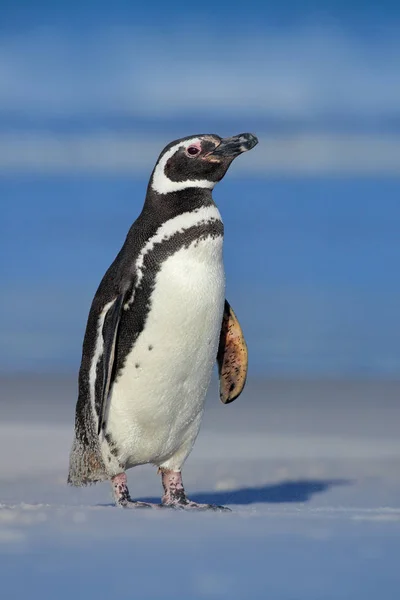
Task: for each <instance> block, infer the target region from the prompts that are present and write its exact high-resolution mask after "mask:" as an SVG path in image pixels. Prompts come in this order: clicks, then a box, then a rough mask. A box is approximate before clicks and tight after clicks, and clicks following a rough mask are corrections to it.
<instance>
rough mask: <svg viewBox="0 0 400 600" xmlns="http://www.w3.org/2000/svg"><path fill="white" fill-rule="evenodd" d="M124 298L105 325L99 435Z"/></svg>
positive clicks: (120, 296)
mask: <svg viewBox="0 0 400 600" xmlns="http://www.w3.org/2000/svg"><path fill="white" fill-rule="evenodd" d="M124 297H125V295H124V294H120V295H119V296H117V297H116V299H115V301H114V302H113V304H112V305H111V306H110V308H109V309H108V312H107V314H106V316H105V318H104V323H103V329H102V336H103V361H102V368H103V373H102V376H103V386H102V394H101V398H100V407H99V425H98V430H97V433H98V434H99V433H100V431H101V428H102V426H103V423H104V419H105V414H106V409H107V400H108V393H109V391H110V383H111V377H112V372H113V365H114V356H115V342H116V339H117V334H118V327H119V322H120V320H121V310H122V305H123V303H124Z"/></svg>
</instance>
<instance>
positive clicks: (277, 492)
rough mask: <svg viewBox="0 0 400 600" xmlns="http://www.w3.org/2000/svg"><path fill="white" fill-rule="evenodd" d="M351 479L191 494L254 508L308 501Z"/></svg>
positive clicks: (209, 501) (201, 499) (208, 501)
mask: <svg viewBox="0 0 400 600" xmlns="http://www.w3.org/2000/svg"><path fill="white" fill-rule="evenodd" d="M351 483H353V482H352V481H351V480H349V479H315V480H314V479H300V480H296V481H293V480H290V481H282V482H281V483H276V484H268V485H261V486H257V487H244V488H239V489H237V490H223V491H222V490H221V491H210V492H199V493H197V494H196V493H194V494H189V497H190V499H191V500H194V501H195V502H200V503H205V504H218V505H221V504H222V505H231V506H232V505H250V504H284V503H293V502H300V503H304V502H308V501H309V500H311V498H312V497H313V496H314V495H315V494H320V493H322V492H326V491H328V490H329V489H330V488H332V487H334V486H339V485H350V484H351ZM140 500H141V501H143V502H154V503H157V502H159V501H160V499H159V498H140Z"/></svg>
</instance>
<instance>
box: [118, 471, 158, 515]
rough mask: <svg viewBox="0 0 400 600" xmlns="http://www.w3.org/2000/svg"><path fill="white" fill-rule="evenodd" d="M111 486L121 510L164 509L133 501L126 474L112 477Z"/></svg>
mask: <svg viewBox="0 0 400 600" xmlns="http://www.w3.org/2000/svg"><path fill="white" fill-rule="evenodd" d="M111 486H112V490H113V496H114V502H115V505H116V506H118V507H119V508H162V505H161V504H151V503H150V502H139V501H137V500H132V498H131V496H130V493H129V490H128V485H127V478H126V473H119V474H118V475H115V476H114V477H112V479H111Z"/></svg>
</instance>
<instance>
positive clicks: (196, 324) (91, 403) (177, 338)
mask: <svg viewBox="0 0 400 600" xmlns="http://www.w3.org/2000/svg"><path fill="white" fill-rule="evenodd" d="M257 142H258V140H257V138H256V137H255V136H254V135H252V134H250V133H243V134H240V135H236V136H234V137H230V138H225V139H221V138H220V137H219V136H218V135H196V136H191V137H186V138H183V139H180V140H176V141H174V142H172V143H170V144H169V145H168V146H167V147H166V148H164V150H163V151H162V152H161V154H160V156H159V159H158V161H157V163H156V165H155V167H154V170H153V172H152V175H151V177H150V181H149V185H148V188H147V194H146V199H145V203H144V206H143V209H142V212H141V214H140V215H139V217H138V218H137V219H136V221H135V222H134V223H133V225H132V227H131V228H130V230H129V232H128V235H127V237H126V240H125V243H124V245H123V246H122V248H121V250H120V252H119V254H118V255H117V257H116V258H115V260H114V262H113V263H112V265H111V266H110V268H109V269H108V271H107V272H106V274H105V275H104V277H103V279H102V281H101V283H100V285H99V288H98V290H97V292H96V294H95V296H94V299H93V302H92V306H91V309H90V313H89V317H88V322H87V327H86V333H85V338H84V342H83V352H82V363H81V367H80V372H79V397H78V401H77V405H76V417H75V438H74V441H73V445H72V449H71V454H70V464H69V476H68V482H69V483H70V484H71V485H75V486H82V485H87V484H91V483H95V482H97V481H103V480H106V479H108V480H111V485H112V489H113V495H114V500H115V503H116V505H117V506H121V507H132V508H134V507H148V506H158V507H161V506H170V507H176V508H201V509H205V508H214V509H215V508H219V509H221V508H222V507H214V506H211V505H199V504H197V503H195V502H192V501H190V500H188V498H187V497H186V494H185V490H184V487H183V484H182V477H181V468H182V465H183V464H184V462H185V460H186V458H187V457H188V455H189V454H190V452H191V450H192V447H193V444H194V442H195V440H196V437H197V435H198V433H199V429H200V423H201V419H202V415H203V410H204V403H205V397H206V392H207V389H208V386H209V383H210V379H211V373H212V369H213V365H214V363H215V361H217V362H218V368H219V377H220V398H221V400H222V402H224V403H228V402H231V401H232V400H234V399H235V398H237V396H238V395H239V394H240V393H241V391H242V389H243V387H244V384H245V380H246V373H247V348H246V343H245V341H244V338H243V334H242V331H241V328H240V325H239V323H238V321H237V319H236V316H235V314H234V312H233V310H232V308H231V307H230V305H229V303H228V302H227V301H226V300H225V274H224V265H223V258H222V243H223V233H224V227H223V224H222V220H221V215H220V213H219V211H218V209H217V207H216V205H215V203H214V201H213V198H212V195H211V192H212V189H213V187H214V186H215V184H216V183H217V182H218V181H220V180H221V179H222V178H223V176H224V175H225V173H226V171H227V170H228V167H229V165H230V164H231V162H232V161H233V159H234V158H235V157H237V156H238V155H239V154H241V153H242V152H246V151H247V150H250V149H251V148H253V147H254V146H255V145H256V144H257ZM148 463H150V464H153V465H155V466H157V467H158V468H159V472H160V473H161V475H162V484H163V488H164V495H163V497H162V504H157V505H150V504H148V503H144V502H138V501H134V500H132V499H131V496H130V494H129V490H128V487H127V478H126V474H125V471H126V469H129V468H130V467H134V466H136V465H142V464H148Z"/></svg>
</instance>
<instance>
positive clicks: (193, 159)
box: [150, 133, 258, 194]
mask: <svg viewBox="0 0 400 600" xmlns="http://www.w3.org/2000/svg"><path fill="white" fill-rule="evenodd" d="M257 143H258V140H257V138H256V136H255V135H253V134H251V133H241V134H239V135H235V136H233V137H230V138H220V137H219V136H218V135H214V134H201V135H195V136H190V137H186V138H182V139H180V140H175V141H174V142H171V143H170V144H168V146H166V148H164V150H163V151H162V152H161V154H160V156H159V159H158V161H157V163H156V166H155V167H154V171H153V174H152V176H151V179H150V187H151V189H152V190H153V191H154V192H156V193H157V194H169V193H171V192H178V191H180V190H184V189H187V188H206V189H212V188H213V187H214V185H215V184H216V183H217V182H218V181H220V180H221V179H222V178H223V176H224V175H225V173H226V171H227V170H228V168H229V165H230V164H231V162H232V161H233V159H234V158H236V157H237V156H239V154H242V153H243V152H247V150H251V149H252V148H254V146H255V145H256V144H257Z"/></svg>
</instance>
